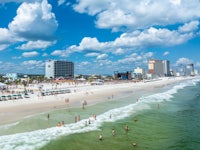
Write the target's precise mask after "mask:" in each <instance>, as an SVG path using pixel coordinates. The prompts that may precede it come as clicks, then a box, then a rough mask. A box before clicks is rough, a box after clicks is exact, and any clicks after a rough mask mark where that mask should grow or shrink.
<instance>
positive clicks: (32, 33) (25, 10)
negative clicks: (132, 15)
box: [0, 0, 58, 49]
mask: <svg viewBox="0 0 200 150" xmlns="http://www.w3.org/2000/svg"><path fill="white" fill-rule="evenodd" d="M6 2H23V3H22V4H21V5H20V6H19V7H18V9H17V15H16V16H15V17H14V18H13V21H12V22H10V23H9V25H8V28H0V35H1V36H0V47H1V49H3V47H5V48H6V46H5V44H7V45H9V46H10V45H12V44H16V43H17V42H27V43H26V44H23V45H21V46H18V48H19V49H39V48H47V47H48V46H50V45H52V44H55V40H54V35H53V34H54V33H55V31H56V29H57V27H58V23H57V20H56V17H55V15H54V13H52V12H51V9H52V8H51V5H50V4H48V2H47V0H34V1H31V0H29V1H23V0H21V1H20V0H19V1H17V0H10V1H6ZM1 3H4V1H1ZM36 44H38V45H37V46H36Z"/></svg>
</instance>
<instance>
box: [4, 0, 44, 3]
mask: <svg viewBox="0 0 200 150" xmlns="http://www.w3.org/2000/svg"><path fill="white" fill-rule="evenodd" d="M34 1H41V0H0V4H1V3H3V4H4V3H10V2H15V3H22V2H34Z"/></svg>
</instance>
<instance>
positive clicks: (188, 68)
mask: <svg viewBox="0 0 200 150" xmlns="http://www.w3.org/2000/svg"><path fill="white" fill-rule="evenodd" d="M185 75H186V76H194V65H193V64H187V65H186V66H185Z"/></svg>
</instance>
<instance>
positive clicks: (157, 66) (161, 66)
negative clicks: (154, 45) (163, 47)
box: [148, 59, 170, 77]
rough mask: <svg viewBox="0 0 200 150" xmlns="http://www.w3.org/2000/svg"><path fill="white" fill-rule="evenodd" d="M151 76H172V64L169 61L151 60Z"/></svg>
mask: <svg viewBox="0 0 200 150" xmlns="http://www.w3.org/2000/svg"><path fill="white" fill-rule="evenodd" d="M148 69H149V74H151V75H152V76H153V77H158V76H159V77H161V76H170V63H169V61H168V60H156V59H151V60H149V63H148Z"/></svg>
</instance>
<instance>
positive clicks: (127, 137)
mask: <svg viewBox="0 0 200 150" xmlns="http://www.w3.org/2000/svg"><path fill="white" fill-rule="evenodd" d="M195 83H198V82H197V81H196V82H194V81H193V82H191V81H185V82H184V83H181V84H178V85H176V86H170V87H169V86H168V87H164V88H162V89H161V88H158V89H154V92H156V94H153V93H152V91H148V92H147V91H140V92H138V93H132V94H130V93H129V94H130V95H129V94H128V95H127V96H126V97H123V98H116V97H114V99H108V100H107V102H106V103H101V104H97V105H94V106H92V107H90V106H87V107H86V109H85V110H82V109H81V108H75V109H70V112H69V111H68V110H58V111H54V112H50V121H49V122H48V120H47V118H46V115H47V114H46V113H45V114H42V115H37V116H34V117H31V118H27V119H26V120H24V121H22V122H19V123H16V124H13V125H11V126H4V127H7V129H3V128H2V126H1V127H0V128H1V131H4V132H6V133H3V132H1V134H10V135H7V136H0V148H1V149H5V150H7V149H8V150H9V149H16V150H18V149H19V150H23V149H24V150H25V149H26V150H28V149H30V150H33V149H42V150H43V149H44V150H45V149H48V150H51V149H52V150H55V149H58V150H62V149H63V150H64V149H67V150H73V149H76V150H77V149H81V150H89V149H94V147H95V149H101V150H102V149H119V150H120V149H123V150H124V149H134V148H137V149H142V150H144V149H153V150H154V149H198V148H199V147H200V145H199V144H200V143H199V141H200V137H199V135H200V134H199V125H200V122H199V121H200V118H199V116H200V112H199V108H200V99H199V98H200V97H199V95H200V91H199V89H200V88H199V87H200V85H199V84H196V85H195ZM155 90H156V91H155ZM143 92H144V93H145V95H144V94H143ZM140 94H142V95H143V96H142V97H140V99H139V102H137V103H135V101H136V99H137V98H138V96H139V95H140ZM158 104H159V107H158ZM94 112H95V114H96V115H97V119H96V120H94V118H93V117H92V115H93V113H94ZM77 115H80V116H81V119H82V120H81V121H80V122H77V123H73V122H74V116H77ZM110 115H111V118H110ZM134 118H137V119H138V121H134ZM84 119H85V120H84ZM88 119H90V120H91V124H89V125H87V126H85V121H88ZM62 120H64V121H65V122H66V125H65V127H60V128H58V127H55V124H57V122H58V121H62ZM20 123H23V124H22V126H24V127H26V126H28V127H29V128H28V127H27V128H28V129H24V127H23V128H22V129H24V131H26V130H33V129H40V130H35V131H31V132H27V131H26V132H24V133H19V132H21V131H20V130H19V129H17V126H19V128H20V127H22V126H20ZM31 124H32V125H31ZM125 124H128V126H129V129H130V130H129V131H128V133H126V131H125V130H124V127H125ZM14 129H15V130H16V131H13V130H14ZM112 129H115V136H114V137H113V136H112V135H111V130H112ZM13 133H16V134H13ZM100 133H102V134H103V141H99V140H98V135H99V134H100ZM132 143H137V146H136V147H133V146H132ZM44 145H45V146H44ZM41 146H44V147H42V148H41Z"/></svg>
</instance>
